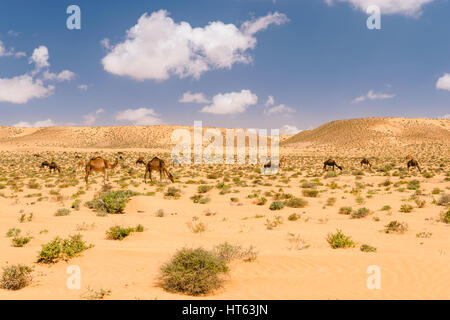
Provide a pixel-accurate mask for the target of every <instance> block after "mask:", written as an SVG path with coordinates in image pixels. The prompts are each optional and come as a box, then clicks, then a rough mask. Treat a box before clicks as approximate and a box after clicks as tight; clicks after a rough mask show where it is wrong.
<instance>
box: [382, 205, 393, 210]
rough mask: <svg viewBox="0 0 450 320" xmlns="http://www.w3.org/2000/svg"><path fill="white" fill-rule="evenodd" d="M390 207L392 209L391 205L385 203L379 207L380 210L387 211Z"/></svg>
mask: <svg viewBox="0 0 450 320" xmlns="http://www.w3.org/2000/svg"><path fill="white" fill-rule="evenodd" d="M391 209H392V208H391V206H389V205H385V206H383V207H382V208H381V211H389V210H391Z"/></svg>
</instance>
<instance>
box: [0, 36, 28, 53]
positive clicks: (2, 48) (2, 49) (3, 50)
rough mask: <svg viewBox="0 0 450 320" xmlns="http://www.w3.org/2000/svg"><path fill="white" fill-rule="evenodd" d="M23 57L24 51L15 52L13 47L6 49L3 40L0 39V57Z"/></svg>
mask: <svg viewBox="0 0 450 320" xmlns="http://www.w3.org/2000/svg"><path fill="white" fill-rule="evenodd" d="M10 56H15V57H24V56H26V54H25V52H15V50H14V48H9V49H7V48H6V47H5V45H4V43H3V41H1V40H0V57H10Z"/></svg>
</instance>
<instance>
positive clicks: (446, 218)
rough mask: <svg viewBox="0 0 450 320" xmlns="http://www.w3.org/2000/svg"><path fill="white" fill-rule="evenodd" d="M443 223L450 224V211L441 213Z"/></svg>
mask: <svg viewBox="0 0 450 320" xmlns="http://www.w3.org/2000/svg"><path fill="white" fill-rule="evenodd" d="M441 221H442V222H444V223H450V209H448V210H447V211H445V212H442V213H441Z"/></svg>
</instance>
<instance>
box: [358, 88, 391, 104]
mask: <svg viewBox="0 0 450 320" xmlns="http://www.w3.org/2000/svg"><path fill="white" fill-rule="evenodd" d="M394 97H395V94H386V93H375V92H373V90H370V91H369V92H368V93H367V94H366V95H363V96H359V97H357V98H355V99H353V101H352V103H360V102H363V101H365V100H366V99H369V100H383V99H392V98H394Z"/></svg>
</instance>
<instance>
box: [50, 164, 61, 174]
mask: <svg viewBox="0 0 450 320" xmlns="http://www.w3.org/2000/svg"><path fill="white" fill-rule="evenodd" d="M48 168H49V169H50V173H51V172H52V170H53V171H56V170H58V173H61V168H60V167H59V166H58V165H57V164H56V162H54V161H52V163H50V164H49V165H48Z"/></svg>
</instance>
